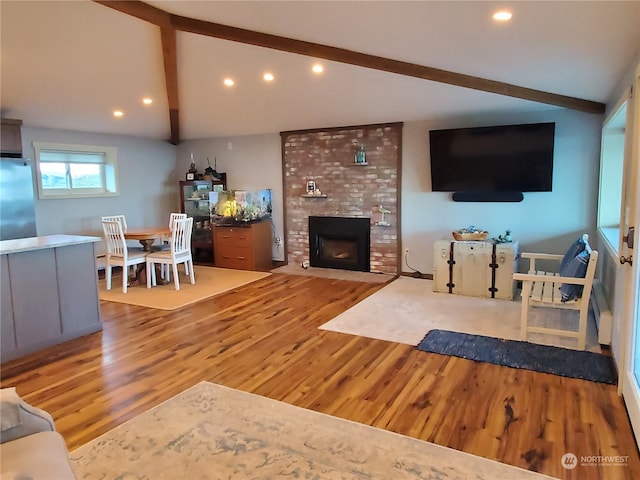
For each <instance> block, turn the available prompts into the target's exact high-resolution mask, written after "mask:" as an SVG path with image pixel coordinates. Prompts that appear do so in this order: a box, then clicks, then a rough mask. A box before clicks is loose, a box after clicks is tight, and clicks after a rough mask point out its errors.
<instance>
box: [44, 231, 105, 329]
mask: <svg viewBox="0 0 640 480" xmlns="http://www.w3.org/2000/svg"><path fill="white" fill-rule="evenodd" d="M55 251H56V264H57V274H58V291H59V295H60V317H61V320H62V334H63V335H64V336H65V337H66V336H67V335H68V334H70V333H72V332H85V331H87V330H93V328H92V327H94V325H96V324H99V323H100V309H99V304H100V301H99V299H98V278H97V273H96V263H95V262H96V257H95V253H94V244H93V243H85V244H82V245H73V246H69V247H58V248H56V249H55Z"/></svg>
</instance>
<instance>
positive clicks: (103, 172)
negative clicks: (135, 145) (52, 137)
mask: <svg viewBox="0 0 640 480" xmlns="http://www.w3.org/2000/svg"><path fill="white" fill-rule="evenodd" d="M33 149H34V152H35V162H36V165H35V166H36V177H37V183H38V198H39V199H41V200H48V199H55V198H59V199H62V198H67V199H68V198H99V197H113V196H118V195H120V191H119V187H118V185H119V182H118V149H117V148H116V147H107V146H98V145H78V144H68V143H52V142H33ZM43 151H51V152H61V153H80V154H82V153H87V154H102V155H103V156H104V162H87V163H86V164H94V165H96V164H98V165H100V177H101V181H102V185H103V187H102V188H100V189H93V188H73V187H71V188H64V189H58V188H56V189H54V188H45V187H44V185H43V183H42V171H41V169H40V166H41V164H46V163H62V164H65V166H66V170H67V175H68V174H69V173H68V172H69V165H71V164H72V163H78V164H80V165H83V163H82V162H47V161H41V160H40V156H41V152H43Z"/></svg>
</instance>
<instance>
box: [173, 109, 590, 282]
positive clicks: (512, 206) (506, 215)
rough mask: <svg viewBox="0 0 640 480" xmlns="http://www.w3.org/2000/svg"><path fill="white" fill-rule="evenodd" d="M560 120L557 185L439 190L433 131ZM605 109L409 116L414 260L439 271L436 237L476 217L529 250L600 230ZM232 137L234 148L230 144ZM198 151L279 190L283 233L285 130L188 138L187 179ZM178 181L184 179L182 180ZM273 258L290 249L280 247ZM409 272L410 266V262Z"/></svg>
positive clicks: (406, 140) (233, 179) (408, 207)
mask: <svg viewBox="0 0 640 480" xmlns="http://www.w3.org/2000/svg"><path fill="white" fill-rule="evenodd" d="M535 122H556V141H555V152H554V177H553V192H531V193H525V199H524V201H523V202H521V203H458V202H453V201H451V200H450V194H448V193H443V192H431V179H430V173H429V168H430V167H429V153H428V147H429V146H428V132H429V130H430V129H435V128H453V127H467V126H481V125H499V124H508V123H535ZM601 123H602V116H600V115H593V114H586V113H580V112H575V111H570V110H564V109H550V110H547V111H544V112H535V113H526V114H525V113H522V114H509V115H507V114H492V115H484V116H482V117H481V118H479V117H470V118H450V119H436V120H428V121H422V122H406V123H405V124H404V129H403V146H402V148H403V155H402V157H403V158H402V207H401V208H402V238H401V243H402V245H401V246H402V248H409V249H410V254H409V262H408V263H409V265H410V267H412V268H415V269H418V270H420V271H421V272H423V273H432V272H433V243H434V241H436V240H440V239H450V238H451V232H452V231H453V230H456V229H458V228H462V227H466V226H468V225H470V224H473V225H476V226H478V227H482V228H484V229H487V230H488V231H489V233H490V235H491V236H498V235H499V234H501V233H504V230H505V229H507V228H509V229H511V230H512V235H513V237H514V239H516V240H519V241H520V246H521V250H522V249H525V250H529V251H531V250H533V251H543V252H550V253H563V252H564V251H565V249H566V247H567V245H568V244H569V243H570V242H571V241H573V240H574V238H577V236H578V235H579V234H581V233H583V232H588V233H589V234H593V233H594V232H595V218H596V206H597V192H598V162H599V151H600V128H601ZM229 142H231V147H232V148H231V149H229V148H228V147H229V145H228V143H229ZM191 153H193V156H194V161H195V163H196V166H197V168H198V171H199V172H203V171H204V169H205V168H206V167H207V157H209V159H210V162H211V165H212V166H213V165H214V157H217V166H216V169H217V170H218V171H219V172H226V173H227V182H228V186H229V188H230V189H245V188H246V189H259V188H271V189H272V190H273V220H274V225H275V231H274V236H276V235H277V236H282V235H283V231H284V229H283V225H284V218H283V198H282V195H283V193H282V155H281V144H280V135H279V134H278V133H273V134H266V135H254V136H241V137H233V138H214V139H202V140H194V141H185V142H184V143H182V144H180V145H179V146H178V147H177V173H178V175H179V178H180V179H181V178H184V174H185V173H186V171H187V170H188V168H189V164H190V158H191ZM176 180H177V179H176ZM273 258H274V259H277V260H282V259H283V258H284V257H283V252H282V251H279V250H278V249H276V247H275V245H274V246H273ZM403 271H410V269H409V268H407V267H406V266H405V265H403Z"/></svg>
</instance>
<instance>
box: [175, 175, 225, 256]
mask: <svg viewBox="0 0 640 480" xmlns="http://www.w3.org/2000/svg"><path fill="white" fill-rule="evenodd" d="M221 176H222V178H221V179H220V180H183V181H181V182H180V208H181V210H180V211H181V212H182V213H186V214H187V216H189V217H193V234H192V236H191V251H192V254H193V260H194V261H195V262H198V263H209V264H212V263H213V261H214V254H213V233H212V230H211V223H210V210H209V193H210V192H213V191H215V190H226V189H227V175H226V173H222V174H221ZM214 189H215V190H214Z"/></svg>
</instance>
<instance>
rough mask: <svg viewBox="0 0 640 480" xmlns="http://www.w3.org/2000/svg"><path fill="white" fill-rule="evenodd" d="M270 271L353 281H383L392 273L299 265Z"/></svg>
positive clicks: (387, 280)
mask: <svg viewBox="0 0 640 480" xmlns="http://www.w3.org/2000/svg"><path fill="white" fill-rule="evenodd" d="M271 272H272V273H286V274H288V275H304V276H307V277H321V278H335V279H336V280H353V281H355V282H371V283H385V282H389V281H391V280H393V278H394V275H390V274H386V273H371V272H354V271H350V270H338V269H335V268H318V267H308V268H302V267H301V266H300V265H293V264H288V265H283V266H282V267H278V268H274V269H273V270H271Z"/></svg>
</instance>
